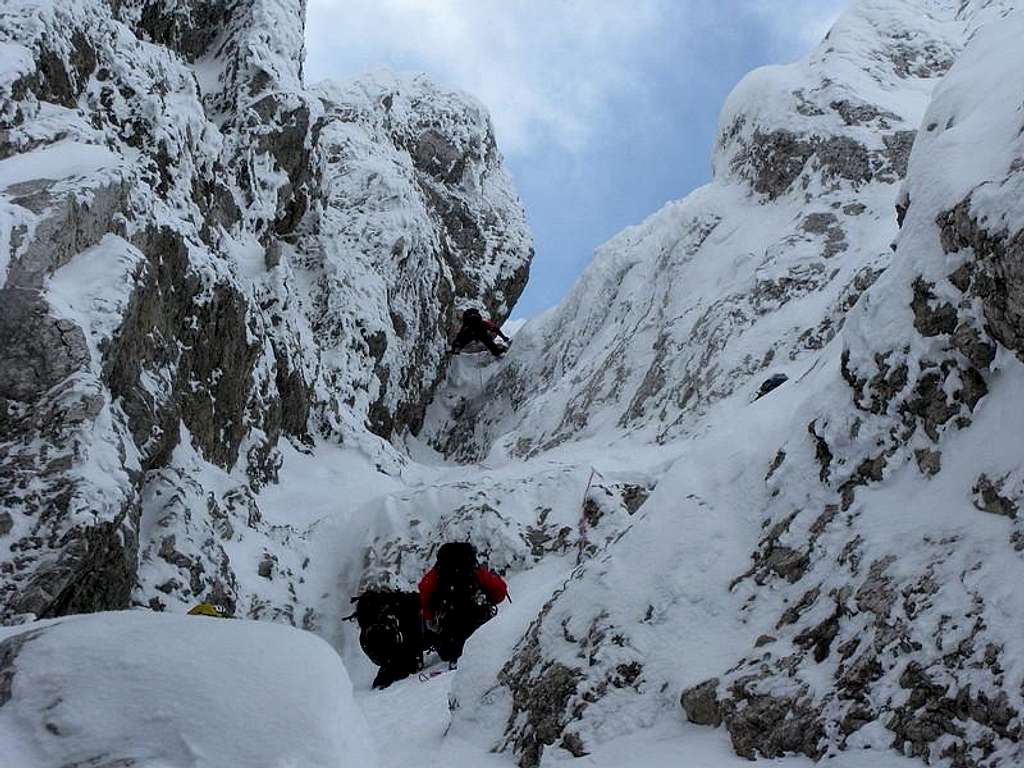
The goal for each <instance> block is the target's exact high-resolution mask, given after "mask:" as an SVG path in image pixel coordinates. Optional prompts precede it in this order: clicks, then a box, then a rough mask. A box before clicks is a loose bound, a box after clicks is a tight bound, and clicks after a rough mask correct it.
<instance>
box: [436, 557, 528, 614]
mask: <svg viewBox="0 0 1024 768" xmlns="http://www.w3.org/2000/svg"><path fill="white" fill-rule="evenodd" d="M476 580H477V582H478V583H479V584H480V587H481V588H482V589H483V591H484V593H485V594H486V595H487V599H488V600H490V601H491V603H492V604H494V605H497V604H498V603H500V602H501V601H502V600H504V599H505V597H506V596H507V595H508V585H507V584H506V583H505V580H504V579H503V578H501V576H499V575H498V574H496V573H494V572H493V571H491V570H490V569H488V568H485V567H484V566H482V565H478V566H477V568H476ZM418 589H419V592H420V611H421V612H422V614H423V618H424V619H425V620H426V621H430V620H432V619H433V618H434V612H433V611H431V610H430V598H431V597H433V595H434V590H435V589H437V569H436V568H431V569H430V570H429V571H427V572H426V573H425V574H423V578H422V579H420V583H419V587H418Z"/></svg>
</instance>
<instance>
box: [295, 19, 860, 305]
mask: <svg viewBox="0 0 1024 768" xmlns="http://www.w3.org/2000/svg"><path fill="white" fill-rule="evenodd" d="M846 5H847V2H846V0H717V1H716V2H708V0H310V1H309V8H308V19H307V24H306V30H307V31H306V37H307V41H306V45H307V50H306V53H307V58H306V79H307V81H308V82H310V83H313V82H316V81H318V80H321V79H325V78H339V79H345V78H350V77H354V76H357V75H358V74H360V73H361V72H365V71H367V70H372V69H379V68H381V67H385V68H388V69H391V70H394V71H399V72H425V73H427V74H428V75H430V76H431V77H432V78H433V79H434V80H436V81H437V82H439V83H442V84H444V85H447V86H451V87H455V88H458V89H461V90H464V91H467V92H469V93H471V94H472V95H473V96H475V97H476V98H477V99H479V100H480V101H481V102H483V103H484V104H485V105H486V106H487V108H488V109H489V110H490V112H491V117H492V120H493V122H494V128H495V134H496V136H497V140H498V148H499V149H500V151H501V152H502V154H503V155H504V157H505V162H506V166H507V167H508V168H509V170H510V172H511V174H512V177H513V179H514V181H515V183H516V187H517V189H518V190H519V194H520V197H521V199H522V202H523V205H524V207H525V209H526V215H527V220H528V222H529V224H530V227H531V229H532V231H533V235H534V240H535V247H536V255H535V257H534V261H533V265H532V267H531V271H530V281H529V283H528V284H527V287H526V290H525V292H524V293H523V295H522V297H521V298H520V300H519V303H518V304H517V306H516V308H515V310H514V311H513V314H512V316H513V317H514V318H524V317H529V316H531V315H534V314H537V313H539V312H542V311H543V310H545V309H547V308H548V307H551V306H554V305H555V304H557V303H558V301H559V300H560V299H561V298H562V297H563V296H564V295H565V294H566V293H567V292H568V290H569V288H570V287H571V286H572V283H573V281H574V280H575V279H576V277H577V276H578V275H579V273H580V272H581V271H582V270H583V268H584V267H586V265H587V264H588V263H590V260H591V257H592V255H593V251H594V249H595V248H596V247H597V246H598V245H600V244H601V243H603V242H605V241H606V240H608V239H609V238H610V237H612V236H613V235H614V234H616V233H617V232H619V231H621V230H622V229H624V228H625V227H627V226H630V225H631V224H637V223H639V222H641V221H643V220H644V219H645V218H646V217H647V216H649V215H650V214H652V213H654V212H655V211H656V210H658V209H659V208H660V207H661V206H662V205H664V204H665V203H667V202H669V201H670V200H676V199H679V198H682V197H685V196H686V194H687V193H688V192H690V191H691V190H693V189H695V188H697V187H699V186H701V185H702V184H705V183H706V182H707V181H709V180H710V178H711V147H712V144H713V140H714V135H715V131H716V130H717V126H718V113H719V110H720V109H721V107H722V104H723V102H724V101H725V98H726V96H728V94H729V92H730V91H731V90H732V88H733V86H735V85H736V83H737V82H739V80H740V79H741V78H742V77H743V76H744V75H745V74H746V73H747V72H749V71H750V70H752V69H754V68H756V67H758V66H762V65H764V64H781V63H786V62H790V61H794V60H796V59H798V58H800V57H801V56H803V55H804V54H805V53H807V51H809V50H810V49H811V48H812V47H813V46H814V45H815V44H816V43H817V42H818V41H819V40H821V38H823V37H824V35H825V33H826V32H827V31H828V29H829V27H830V26H831V24H832V22H834V21H835V18H836V17H837V15H838V14H839V12H840V11H841V10H842V8H843V7H845V6H846Z"/></svg>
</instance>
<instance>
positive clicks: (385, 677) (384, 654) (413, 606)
mask: <svg viewBox="0 0 1024 768" xmlns="http://www.w3.org/2000/svg"><path fill="white" fill-rule="evenodd" d="M352 602H353V603H355V604H356V610H355V613H353V614H352V615H351V616H346V617H345V619H344V620H345V621H348V620H351V619H355V620H356V622H357V623H358V624H359V645H360V646H362V648H363V652H364V653H365V654H366V655H367V656H368V657H369V659H370V661H372V662H373V663H374V664H376V665H377V666H378V667H380V670H379V671H378V672H377V676H376V677H375V678H374V680H373V687H374V688H387V687H388V686H389V685H391V684H392V683H393V682H395V681H396V680H401V679H402V678H404V677H408V676H409V675H411V674H412V673H414V672H418V671H419V670H421V669H422V668H423V650H424V637H423V623H422V620H421V619H420V604H419V598H418V597H417V595H416V593H415V592H400V591H397V590H386V589H371V590H367V591H366V592H363V593H362V594H361V595H359V596H358V597H354V598H352Z"/></svg>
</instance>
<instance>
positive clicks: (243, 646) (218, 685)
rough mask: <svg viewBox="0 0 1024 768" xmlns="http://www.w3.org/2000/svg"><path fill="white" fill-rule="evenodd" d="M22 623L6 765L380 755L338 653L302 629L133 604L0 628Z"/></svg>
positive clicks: (7, 720)
mask: <svg viewBox="0 0 1024 768" xmlns="http://www.w3.org/2000/svg"><path fill="white" fill-rule="evenodd" d="M26 631H27V632H29V637H30V638H31V639H29V640H28V641H27V642H26V643H25V644H24V645H23V646H22V647H21V650H20V652H19V653H17V655H16V656H15V657H14V659H13V662H12V664H13V687H12V694H11V699H10V701H8V702H7V703H6V704H4V705H3V707H2V708H0V744H3V746H4V750H3V751H4V759H5V765H11V766H18V768H37V767H38V768H50V766H54V765H71V764H75V765H83V764H105V765H113V764H122V761H123V764H125V765H129V764H130V765H147V766H154V768H155V767H156V766H162V767H165V768H170V767H171V766H186V765H194V766H243V765H244V766H253V768H259V767H261V766H263V767H265V768H283V767H284V766H308V767H309V768H314V767H322V768H341V767H342V766H359V767H360V768H362V767H363V766H367V767H368V768H372V766H375V765H377V762H376V755H375V753H374V748H373V746H372V743H371V741H370V738H369V733H368V728H367V725H366V722H365V720H364V718H363V715H362V713H361V712H360V710H359V708H358V707H357V706H356V704H355V702H354V700H353V698H352V688H351V684H350V683H349V680H348V676H347V674H346V673H345V669H344V667H343V666H342V664H341V662H340V660H339V659H338V657H337V655H336V654H335V653H334V652H333V651H332V650H331V648H330V647H329V646H328V645H327V644H326V643H324V642H323V641H322V640H320V639H319V638H317V637H315V636H314V635H312V634H310V633H307V632H301V631H299V630H294V629H291V628H288V627H283V626H279V625H275V624H269V623H258V622H249V621H240V620H222V619H211V618H207V617H201V616H198V617H183V616H171V615H158V614H152V613H149V612H142V611H136V612H125V613H101V614H94V615H88V616H75V617H69V618H64V619H60V620H57V621H50V622H41V623H39V624H36V625H33V626H32V627H30V628H28V627H14V628H9V629H4V630H2V634H0V638H3V639H5V640H6V642H8V643H10V642H11V640H12V638H13V639H17V636H18V634H19V633H23V632H26ZM36 633H37V634H36Z"/></svg>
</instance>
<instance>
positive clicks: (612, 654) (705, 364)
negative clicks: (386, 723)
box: [431, 2, 1024, 766]
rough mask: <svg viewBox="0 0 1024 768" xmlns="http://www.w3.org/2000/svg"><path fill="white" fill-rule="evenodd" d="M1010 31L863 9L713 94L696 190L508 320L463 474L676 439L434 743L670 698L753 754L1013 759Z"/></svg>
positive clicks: (1014, 386)
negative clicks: (612, 528)
mask: <svg viewBox="0 0 1024 768" xmlns="http://www.w3.org/2000/svg"><path fill="white" fill-rule="evenodd" d="M1022 32H1024V15H1022V13H1021V12H1020V11H1016V10H1013V9H1012V4H1010V3H1002V4H999V3H977V4H974V3H944V2H859V3H855V4H854V6H853V7H852V8H851V9H850V11H848V12H847V13H846V14H845V15H844V16H843V17H842V18H841V19H840V20H839V21H838V22H837V24H836V25H835V27H834V28H833V29H832V31H831V32H830V34H829V36H828V38H827V39H826V40H825V42H824V43H823V44H822V45H821V46H820V47H819V48H818V49H817V50H816V51H815V52H814V53H812V54H811V56H810V57H808V59H806V60H804V61H803V62H800V63H798V64H796V65H792V66H789V67H783V68H774V67H773V68H767V69H765V70H760V71H758V72H755V73H753V74H752V75H750V76H749V77H748V78H746V79H745V80H744V81H743V82H742V83H741V84H740V85H739V86H738V87H737V89H736V90H735V91H734V93H733V95H732V96H731V97H730V99H729V101H728V103H727V104H726V107H725V109H724V111H723V117H722V126H721V132H720V135H719V139H718V143H717V147H716V154H715V168H716V178H715V181H714V182H713V183H712V184H711V185H709V186H708V187H706V188H704V189H702V190H699V191H698V192H696V193H694V194H693V195H691V196H690V197H688V198H687V199H686V200H684V201H681V202H679V203H673V204H670V205H669V206H667V207H666V208H665V209H664V210H662V211H661V212H659V213H658V214H656V215H655V216H653V217H652V218H651V219H649V220H648V221H646V222H644V223H643V224H642V225H640V226H639V227H635V228H632V229H630V230H627V231H626V232H624V233H623V234H622V235H620V236H618V237H617V238H615V239H614V240H612V241H611V242H610V243H609V244H607V245H606V246H604V247H602V248H601V249H600V250H599V252H598V254H597V255H596V257H595V261H594V264H593V265H592V266H591V268H590V269H588V271H587V272H586V273H585V274H584V275H583V277H582V278H581V279H580V281H579V282H578V284H577V286H576V287H575V288H574V290H573V292H572V294H570V296H569V297H568V299H567V300H566V301H565V302H563V304H562V305H560V306H559V307H558V308H556V309H555V310H553V311H552V312H550V313H548V314H547V315H545V316H543V317H541V318H539V319H538V320H536V321H533V322H532V323H530V324H528V325H527V327H526V328H524V329H523V330H522V331H520V333H519V334H518V335H517V338H516V344H515V349H514V351H513V353H512V355H511V356H510V357H511V359H510V360H509V361H508V362H507V363H506V367H505V368H504V369H503V370H502V371H501V372H500V373H499V374H498V376H497V377H496V378H495V379H494V380H493V382H494V383H493V385H492V386H491V387H489V390H488V393H487V398H491V399H496V400H498V401H499V403H501V404H502V407H499V408H497V409H491V408H489V407H485V406H484V405H483V402H484V401H481V402H480V403H477V402H474V401H472V400H468V401H466V402H464V403H462V404H461V405H458V406H456V407H455V409H454V410H455V412H457V413H459V415H460V419H459V421H458V423H457V425H455V426H452V425H451V424H450V423H449V424H446V423H445V416H446V413H448V412H451V410H452V409H451V407H450V405H449V406H448V407H446V408H445V409H439V410H438V412H437V416H436V418H435V420H434V421H433V422H431V424H432V426H433V427H434V428H435V429H436V432H435V433H434V434H435V444H436V445H438V446H439V447H441V448H443V449H445V450H448V451H449V452H450V453H451V454H452V455H454V456H460V457H474V456H485V455H487V456H488V458H487V460H488V461H496V460H499V459H500V458H501V457H504V456H517V455H543V452H544V451H545V450H547V449H550V448H552V447H553V446H556V445H558V446H560V449H559V451H560V453H562V454H563V455H564V454H565V453H566V452H568V451H571V450H572V448H571V445H572V443H573V442H577V441H578V442H580V445H581V446H589V447H588V448H587V450H590V451H593V450H594V447H595V446H599V445H616V444H618V443H619V442H620V441H621V440H622V439H623V436H624V435H626V436H629V437H631V438H632V439H633V440H636V441H639V442H641V443H646V442H650V441H654V442H656V443H662V444H665V445H666V446H671V448H672V450H673V451H675V450H680V449H682V454H681V456H680V458H679V459H678V460H677V461H676V462H675V463H674V465H673V466H672V468H671V469H670V470H669V471H668V472H667V473H666V474H665V475H664V476H663V477H662V478H661V479H660V481H659V483H658V487H657V489H656V490H655V491H654V493H653V494H652V496H651V497H650V499H649V500H648V501H647V503H646V504H645V505H644V506H643V507H642V508H641V509H640V511H639V512H638V513H637V515H636V518H635V520H634V521H633V522H632V525H631V526H630V527H629V529H628V530H627V531H626V532H625V533H624V534H623V535H622V536H621V537H620V538H618V539H617V540H615V541H613V542H612V543H611V544H610V545H609V547H608V548H607V549H606V550H604V551H603V552H602V553H600V554H599V555H598V556H597V557H595V558H594V559H593V560H590V561H588V562H586V563H585V565H584V566H583V567H582V568H579V569H577V570H576V571H574V572H573V573H572V574H571V575H570V577H569V578H568V580H567V581H566V583H565V585H564V587H563V588H561V589H559V590H558V591H556V592H555V593H554V594H553V595H552V597H551V599H550V600H549V601H548V602H547V604H546V605H545V606H544V608H543V609H542V610H541V611H540V613H539V615H538V616H537V617H536V619H535V621H534V622H533V624H531V625H530V627H529V628H528V629H527V630H526V632H525V634H524V635H523V636H522V638H521V639H520V640H519V642H518V644H517V647H516V649H515V651H514V653H513V654H512V656H511V658H510V659H508V660H506V661H497V660H495V659H493V658H492V659H490V662H491V664H493V665H494V666H493V667H491V668H488V669H487V671H484V670H481V669H476V670H475V671H474V673H473V674H467V675H463V676H461V677H460V678H459V680H457V681H456V686H455V690H456V695H457V697H458V699H459V700H460V701H461V702H462V703H463V706H462V707H461V708H460V710H459V711H458V713H457V715H456V723H457V728H458V729H459V730H458V732H460V733H463V734H468V733H472V732H473V731H474V730H480V731H483V732H485V733H487V734H489V735H490V740H489V742H488V743H489V744H490V745H491V746H492V747H494V748H497V749H499V750H507V751H509V752H511V753H513V754H514V755H515V756H516V757H517V759H518V761H519V763H520V764H521V765H523V766H534V765H538V764H540V762H541V760H542V758H543V759H546V758H544V755H545V754H546V752H547V751H550V752H552V753H553V755H552V756H553V757H557V756H567V755H570V754H571V755H577V756H579V755H583V754H586V753H589V752H591V751H594V750H596V749H600V748H601V747H602V746H603V745H607V744H608V743H610V742H611V741H612V740H613V739H618V738H621V737H622V736H623V734H624V733H628V732H631V731H634V730H639V729H643V728H647V727H651V726H653V725H655V724H657V723H659V722H662V721H663V719H664V717H665V713H666V712H668V711H672V710H674V711H675V712H676V713H677V716H678V717H683V716H684V715H685V717H686V718H687V719H688V720H689V721H690V722H692V723H696V724H700V725H712V726H719V725H724V727H725V728H726V729H727V730H728V733H729V735H730V738H731V740H732V745H733V748H734V750H735V751H736V752H737V753H738V754H740V755H743V756H747V757H756V756H764V757H776V756H782V755H786V754H793V753H803V754H805V755H807V756H809V757H812V758H815V759H818V758H821V757H823V756H825V755H829V754H835V753H836V752H837V751H840V750H854V749H864V748H872V749H875V750H879V749H888V748H893V749H896V750H898V751H900V752H902V753H904V754H905V755H908V756H915V757H921V758H925V759H928V760H930V761H931V762H932V763H933V764H934V763H940V764H948V765H956V766H994V765H1008V764H1015V763H1017V762H1020V761H1021V760H1022V759H1024V752H1022V747H1021V729H1022V712H1024V668H1022V667H1021V665H1020V663H1019V659H1021V658H1024V656H1022V653H1024V647H1022V644H1021V638H1022V637H1024V631H1022V630H1024V613H1022V611H1021V607H1020V606H1021V604H1020V600H1019V599H1018V595H1017V594H1016V593H1017V592H1018V590H1017V588H1016V585H1017V584H1019V583H1020V581H1021V578H1022V576H1024V561H1022V557H1021V549H1022V546H1024V545H1022V533H1021V530H1020V518H1019V513H1018V510H1019V507H1020V504H1021V499H1022V495H1024V486H1022V485H1021V478H1020V477H1019V474H1020V460H1019V457H1020V455H1021V452H1022V449H1024V444H1022V442H1021V434H1022V431H1021V429H1022V427H1024V424H1022V423H1021V415H1020V413H1021V412H1020V408H1019V391H1020V387H1021V385H1022V383H1024V366H1022V360H1024V357H1022V355H1021V352H1020V338H1021V337H1020V327H1021V326H1020V323H1019V318H1020V312H1021V307H1022V305H1021V303H1020V296H1019V291H1018V288H1017V286H1019V281H1020V274H1019V273H1020V266H1021V263H1020V254H1019V251H1020V242H1021V238H1022V234H1021V232H1022V228H1024V215H1022V214H1024V211H1022V210H1021V207H1020V200H1021V197H1020V189H1019V187H1020V179H1021V172H1022V164H1021V158H1022V157H1024V144H1022V138H1021V136H1022V130H1024V123H1022V118H1021V111H1020V103H1021V100H1020V92H1019V85H1018V80H1017V78H1015V77H1014V76H1013V75H1012V74H1011V73H1012V72H1019V71H1020V69H1021V66H1022V65H1024V61H1022V59H1021V53H1020V46H1019V40H1020V39H1021V35H1022ZM914 130H917V131H918V132H917V138H916V139H915V136H914V134H913V133H912V132H913V131H914ZM912 143H913V150H912V151H911V144H912ZM894 208H895V211H894ZM898 223H902V229H899V228H898ZM892 241H894V242H895V251H894V252H893V251H892V250H890V248H889V244H890V242H892ZM774 372H783V373H787V374H788V375H789V380H788V381H787V382H786V383H784V384H783V385H782V386H781V387H779V388H778V389H776V390H774V391H773V392H772V393H770V394H769V395H767V396H766V397H764V398H763V399H760V400H757V401H756V402H751V401H752V399H753V397H752V396H753V394H754V392H755V391H756V389H757V388H758V386H759V385H760V383H761V381H762V380H763V379H764V378H766V377H767V375H768V374H769V373H774ZM503 391H505V392H507V393H508V394H507V396H505V397H502V394H501V393H502V392H503ZM478 411H479V413H480V417H479V420H478V421H476V422H474V420H473V419H472V418H466V417H465V415H464V414H467V413H469V414H474V415H475V414H476V413H477V412H478ZM467 440H468V441H472V447H471V448H469V449H467V450H463V449H461V448H459V447H458V446H460V445H463V444H465V441H467ZM492 442H493V447H492ZM495 677H496V678H497V685H495V682H494V678H495ZM467 701H472V702H475V703H477V704H478V706H474V707H467V706H466V705H465V702H467ZM680 705H681V706H682V709H681V710H680V709H679V707H680Z"/></svg>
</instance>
